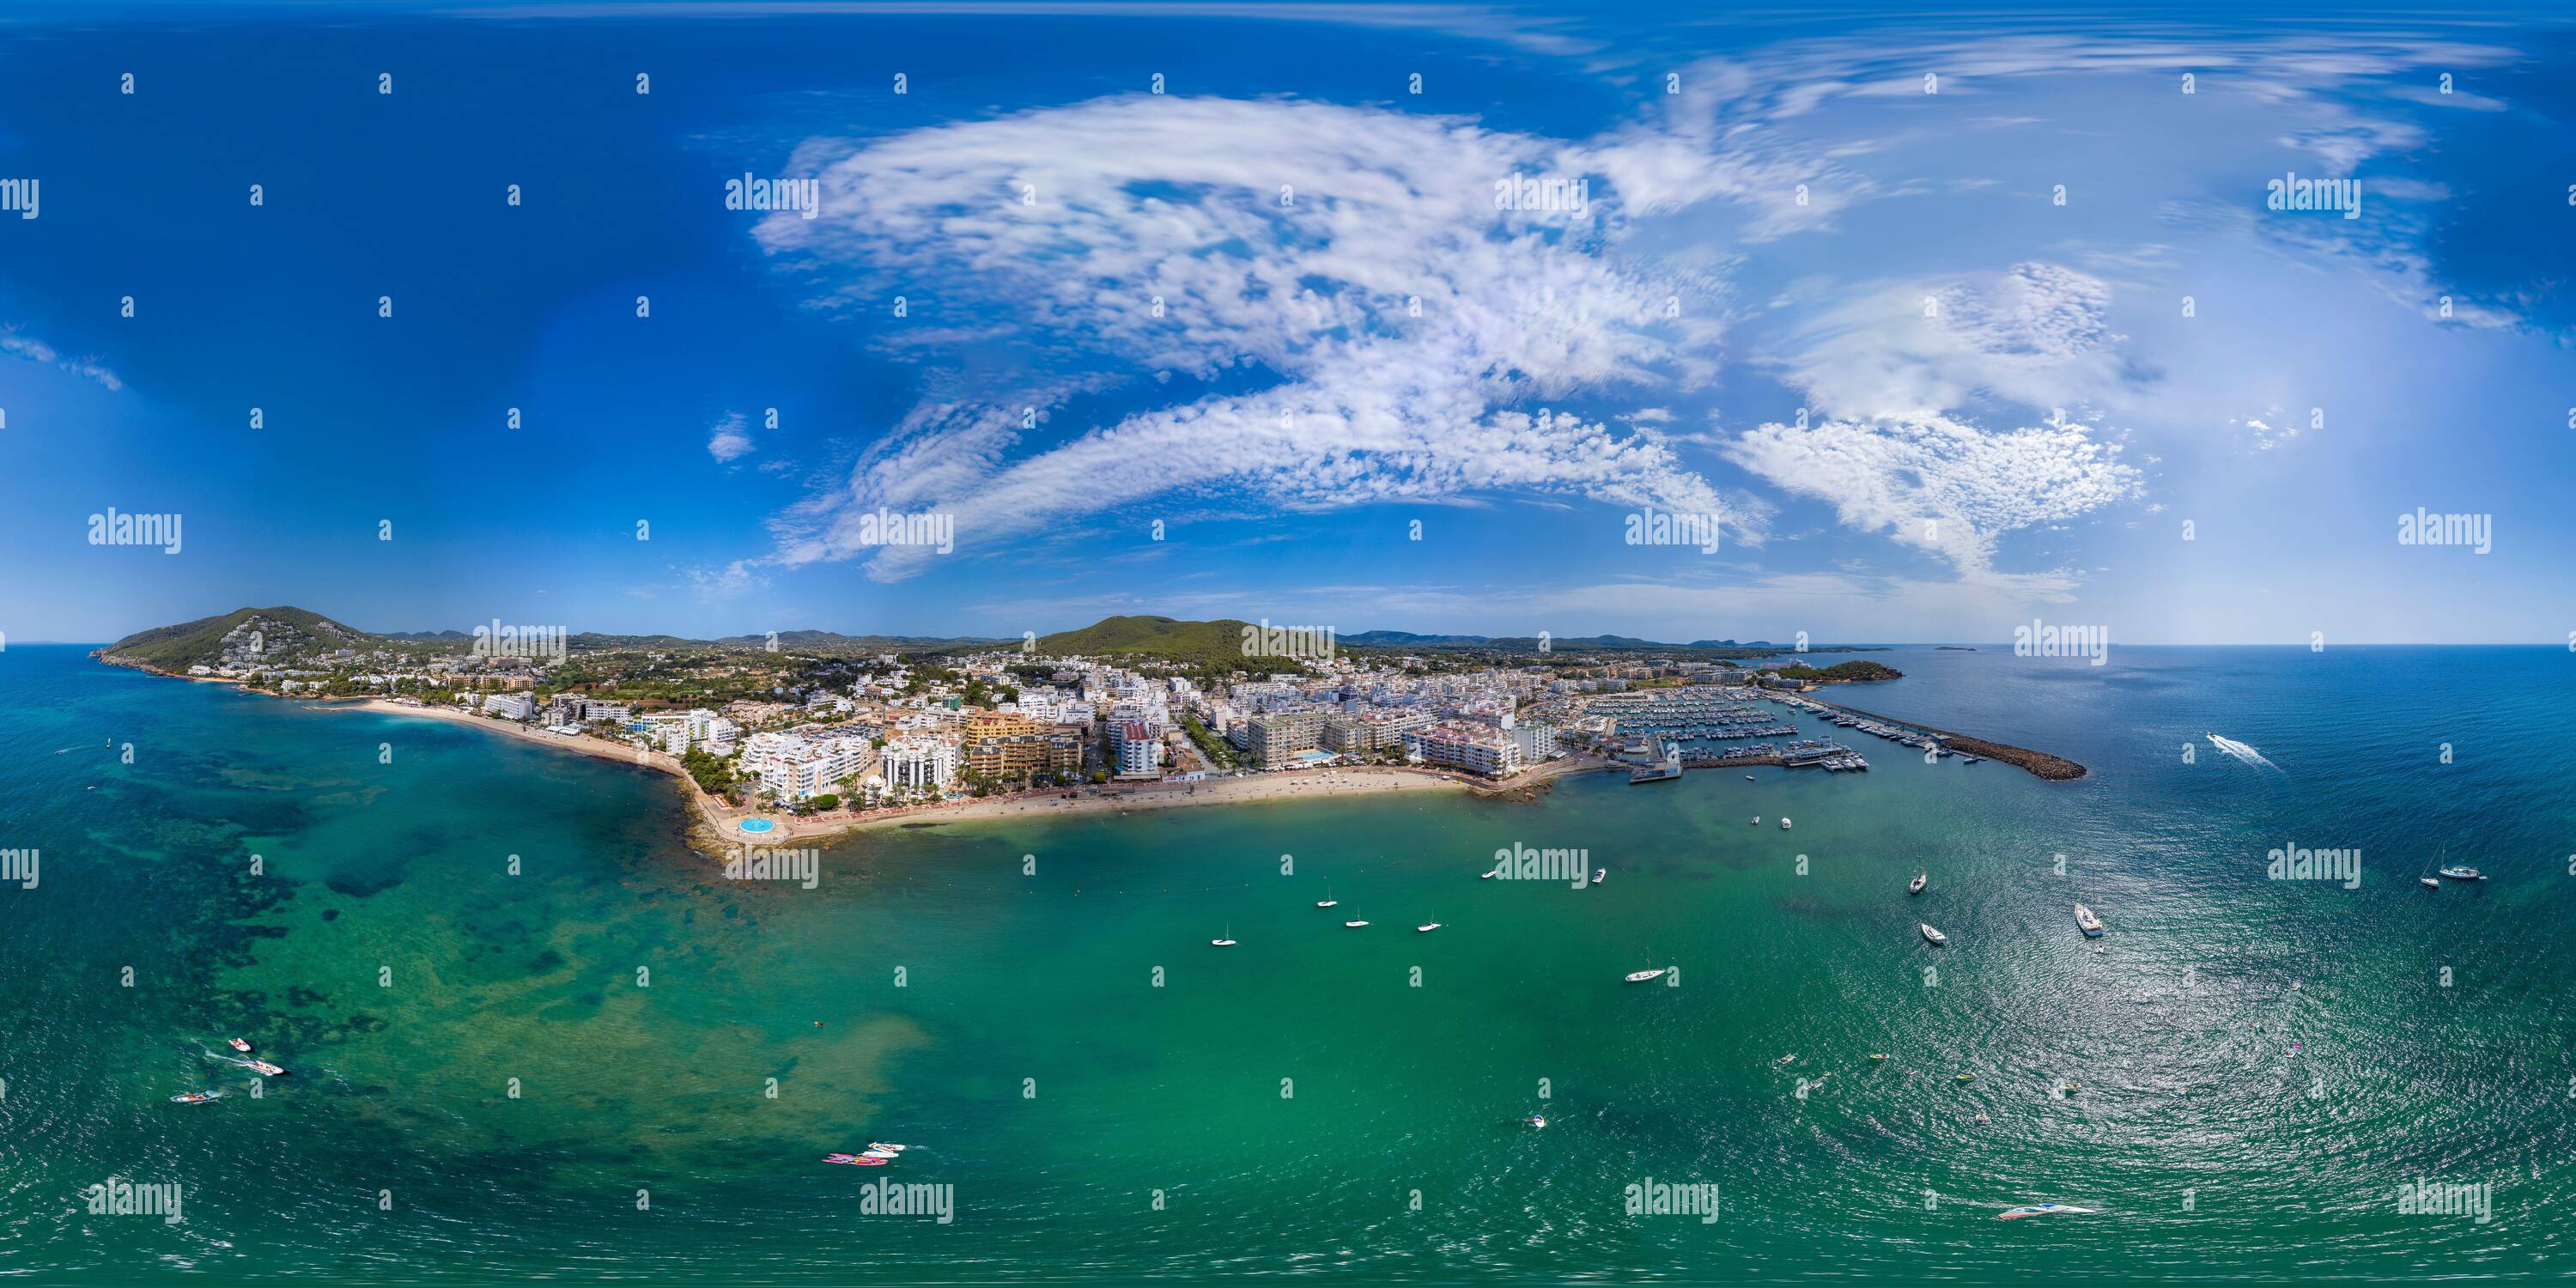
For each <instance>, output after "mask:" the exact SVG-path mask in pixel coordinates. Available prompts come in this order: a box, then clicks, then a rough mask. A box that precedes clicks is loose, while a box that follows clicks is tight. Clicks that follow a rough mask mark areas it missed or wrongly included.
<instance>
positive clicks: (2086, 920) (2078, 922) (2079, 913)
mask: <svg viewBox="0 0 2576 1288" xmlns="http://www.w3.org/2000/svg"><path fill="white" fill-rule="evenodd" d="M2075 928H2076V929H2078V930H2081V931H2083V932H2084V937H2085V938H2086V939H2092V938H2095V937H2096V936H2099V935H2100V934H2101V933H2102V919H2101V918H2100V917H2096V916H2094V915H2093V910H2092V909H2091V908H2087V907H2085V906H2084V905H2083V904H2080V903H2079V904H2077V905H2075Z"/></svg>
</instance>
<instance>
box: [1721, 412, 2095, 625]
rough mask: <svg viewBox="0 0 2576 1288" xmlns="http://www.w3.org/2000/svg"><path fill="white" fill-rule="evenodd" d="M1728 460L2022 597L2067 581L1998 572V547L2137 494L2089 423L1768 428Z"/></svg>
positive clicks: (1943, 421) (1733, 449)
mask: <svg viewBox="0 0 2576 1288" xmlns="http://www.w3.org/2000/svg"><path fill="white" fill-rule="evenodd" d="M1726 455H1727V457H1728V459H1730V460H1732V461H1734V462H1735V463H1736V464H1738V465H1741V466H1743V467H1744V468H1745V469H1747V470H1749V471H1751V472H1753V473H1754V474H1757V475H1760V476H1762V477H1763V478H1766V479H1769V480H1771V481H1772V482H1773V483H1776V484H1778V485H1779V486H1780V487H1782V488H1785V489H1787V490H1789V491H1791V492H1795V493H1800V494H1803V495H1808V496H1814V497H1817V498H1820V499H1822V500H1824V501H1826V502H1827V503H1829V504H1831V505H1832V506H1833V507H1834V511H1835V514H1836V515H1837V517H1839V518H1840V519H1841V520H1842V522H1843V523H1845V524H1847V525H1849V526H1852V527H1855V528H1859V529H1862V530H1864V531H1872V532H1880V531H1883V532H1887V533H1889V534H1890V535H1891V536H1893V537H1894V538H1895V539H1896V540H1897V541H1899V542H1901V543H1904V544H1907V545H1911V546H1916V547H1920V548H1922V549H1925V550H1929V551H1932V552H1934V553H1937V554H1939V555H1941V556H1942V557H1943V558H1945V559H1948V560H1949V561H1950V563H1951V564H1952V565H1953V566H1955V567H1956V568H1957V569H1958V570H1959V572H1960V574H1961V576H1962V578H1963V579H1964V580H1969V581H1973V582H1977V583H1979V584H1985V585H1992V586H2012V587H2015V588H2016V589H2017V592H2018V593H2025V594H2042V593H2062V592H2063V591H2065V590H2067V589H2070V588H2071V587H2072V580H2071V578H2069V577H2068V576H2067V575H2066V574H2063V573H2042V574H2025V575H2019V576H2015V575H2008V574H2000V573H1997V572H1995V571H1994V568H1993V560H1994V554H1995V543H1996V539H1997V538H1998V537H2000V536H2002V535H2004V534H2006V533H2009V532H2014V531H2018V530H2020V529H2023V528H2027V527H2031V526H2034V525H2038V524H2045V523H2052V522H2057V521H2061V520H2066V519H2072V518H2075V517H2078V516H2080V515H2083V514H2086V513H2088V512H2090V511H2093V510H2096V509H2099V508H2101V507H2103V506H2106V505H2110V504H2113V503H2115V502H2118V501H2122V500H2125V499H2128V498H2129V497H2132V496H2135V495H2136V494H2137V492H2138V490H2139V475H2138V472H2137V471H2136V470H2135V469H2132V468H2130V467H2129V466H2127V465H2123V464H2121V463H2120V461H2119V449H2118V447H2117V446H2116V445H2106V444H2102V443H2098V442H2095V441H2094V440H2093V437H2092V434H2091V431H2090V430H2089V429H2088V428H2086V427H2085V426H2083V425H2079V424H2073V423H2069V424H2064V425H2038V426H2031V427H2026V428H2021V429H2013V430H2006V431H1992V430H1984V429H1979V428H1977V427H1975V426H1973V425H1969V424H1965V423H1963V422H1960V421H1957V420H1953V419H1950V418H1948V417H1946V416H1930V417H1924V418H1921V419H1915V420H1905V419H1891V420H1881V421H1868V422H1864V421H1828V422H1825V423H1822V424H1817V425H1812V426H1809V427H1807V428H1804V429H1801V428H1798V427H1796V426H1794V425H1782V424H1767V425H1762V426H1759V427H1757V428H1754V429H1751V430H1748V431H1746V432H1745V433H1744V435H1743V436H1742V437H1740V438H1738V439H1737V440H1736V441H1735V442H1734V443H1733V444H1732V445H1730V446H1729V447H1728V448H1727V449H1726Z"/></svg>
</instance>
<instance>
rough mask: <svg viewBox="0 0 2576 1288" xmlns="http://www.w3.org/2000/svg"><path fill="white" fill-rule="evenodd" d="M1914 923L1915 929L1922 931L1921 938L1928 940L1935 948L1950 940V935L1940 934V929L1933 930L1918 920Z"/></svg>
mask: <svg viewBox="0 0 2576 1288" xmlns="http://www.w3.org/2000/svg"><path fill="white" fill-rule="evenodd" d="M1914 925H1915V928H1916V929H1918V930H1920V931H1922V932H1923V938H1924V939H1926V940H1928V941H1930V942H1931V944H1932V946H1933V947H1935V948H1938V947H1940V946H1942V945H1944V944H1947V943H1949V942H1950V937H1949V936H1948V935H1945V934H1942V933H1941V932H1940V931H1937V930H1934V929H1933V928H1932V927H1930V926H1928V925H1925V924H1924V923H1922V922H1919V921H1918V922H1916V923H1914Z"/></svg>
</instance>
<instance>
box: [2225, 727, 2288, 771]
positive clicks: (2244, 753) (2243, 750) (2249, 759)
mask: <svg viewBox="0 0 2576 1288" xmlns="http://www.w3.org/2000/svg"><path fill="white" fill-rule="evenodd" d="M2209 745H2210V746H2213V747H2216V748H2218V749H2219V750H2220V751H2223V752H2226V753H2227V754H2228V755H2230V756H2233V757H2235V758H2236V759H2238V760H2241V761H2243V762H2245V763H2246V764H2249V765H2252V766H2254V767H2255V768H2257V769H2268V770H2271V771H2272V772H2273V773H2276V774H2277V773H2280V772H2282V770H2281V767H2280V766H2279V765H2275V764H2273V763H2272V762H2271V761H2269V760H2267V759H2265V758H2264V756H2263V753H2262V752H2259V751H2256V750H2254V749H2253V748H2252V747H2249V746H2246V745H2245V744H2244V743H2241V742H2238V741H2236V740H2235V739H2233V738H2221V737H2219V736H2218V735H2217V734H2214V733H2213V734H2210V735H2209Z"/></svg>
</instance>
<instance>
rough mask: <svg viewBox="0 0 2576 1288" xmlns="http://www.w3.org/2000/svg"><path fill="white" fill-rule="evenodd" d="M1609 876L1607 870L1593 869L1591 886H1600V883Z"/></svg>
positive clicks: (1608, 870)
mask: <svg viewBox="0 0 2576 1288" xmlns="http://www.w3.org/2000/svg"><path fill="white" fill-rule="evenodd" d="M1609 875H1610V869H1608V868H1594V869H1592V884H1594V885H1599V884H1601V883H1602V881H1604V880H1606V879H1607V878H1608V877H1609Z"/></svg>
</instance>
